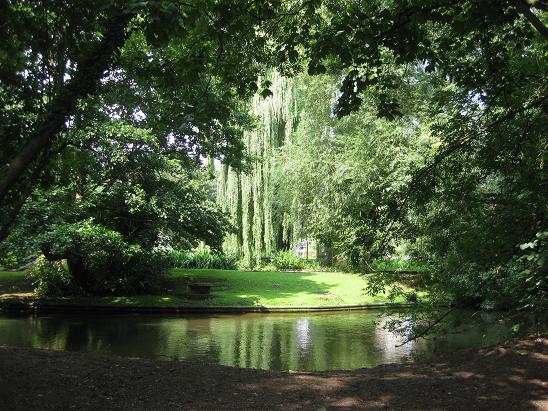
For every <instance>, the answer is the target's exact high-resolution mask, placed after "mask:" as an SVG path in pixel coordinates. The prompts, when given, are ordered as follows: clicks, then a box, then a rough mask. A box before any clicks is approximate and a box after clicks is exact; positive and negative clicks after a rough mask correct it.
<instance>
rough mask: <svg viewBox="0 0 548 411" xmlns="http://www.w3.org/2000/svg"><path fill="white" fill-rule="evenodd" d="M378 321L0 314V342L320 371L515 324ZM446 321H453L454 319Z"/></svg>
mask: <svg viewBox="0 0 548 411" xmlns="http://www.w3.org/2000/svg"><path fill="white" fill-rule="evenodd" d="M459 315H463V314H462V313H461V314H459ZM467 315H470V314H467ZM388 318H389V317H384V320H386V319H388ZM377 319H378V313H375V312H359V313H355V312H354V313H337V314H320V315H298V316H297V315H223V316H213V317H205V316H204V317H190V318H181V317H174V318H162V317H154V316H124V317H109V316H89V317H85V316H65V317H61V316H50V317H32V316H26V317H18V318H7V317H0V344H5V345H11V346H22V347H35V348H46V349H57V350H73V351H100V352H104V353H109V354H116V355H123V356H132V357H144V358H171V359H179V360H190V361H201V362H210V363H219V364H225V365H232V366H237V367H252V368H264V369H268V368H271V369H279V370H288V369H291V370H326V369H344V368H359V367H373V366H375V365H378V364H382V363H390V362H400V361H402V360H406V359H409V358H411V357H413V358H416V357H417V355H415V353H419V354H420V353H423V356H430V357H431V356H433V355H435V353H436V352H443V351H451V350H454V349H459V348H466V347H471V346H479V345H485V344H494V343H497V342H499V341H501V340H503V339H505V338H508V337H509V336H511V335H512V325H513V324H514V323H511V322H510V323H504V322H500V321H498V320H497V318H494V319H489V318H481V317H480V316H478V321H479V323H478V324H476V325H475V326H474V327H466V328H465V330H464V331H463V332H460V333H455V332H452V333H449V334H446V335H445V336H443V335H440V336H438V338H436V339H434V338H430V339H420V340H417V341H413V342H411V343H408V344H406V345H403V346H401V347H396V345H397V344H399V343H400V342H401V341H402V339H401V336H396V335H394V334H392V333H391V332H389V331H388V330H386V329H383V327H382V323H383V321H380V322H377ZM461 322H463V321H461ZM464 323H467V322H466V321H464ZM468 323H469V322H468ZM468 323H467V324H468ZM452 324H455V325H456V324H458V319H457V321H456V322H454V323H452ZM523 330H524V331H526V330H527V328H525V327H524V328H523Z"/></svg>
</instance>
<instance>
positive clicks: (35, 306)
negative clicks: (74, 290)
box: [0, 297, 417, 314]
mask: <svg viewBox="0 0 548 411" xmlns="http://www.w3.org/2000/svg"><path fill="white" fill-rule="evenodd" d="M416 306H417V304H416V303H379V304H357V305H329V306H304V307H300V306H280V307H267V306H142V305H114V304H78V303H72V302H62V301H47V300H40V299H29V298H17V297H15V298H9V297H8V298H6V297H4V298H2V299H0V311H5V312H13V311H19V312H36V313H42V312H59V311H63V312H101V313H166V314H200V313H203V314H218V313H227V314H228V313H265V314H269V313H292V312H329V311H356V310H369V309H379V308H410V307H416Z"/></svg>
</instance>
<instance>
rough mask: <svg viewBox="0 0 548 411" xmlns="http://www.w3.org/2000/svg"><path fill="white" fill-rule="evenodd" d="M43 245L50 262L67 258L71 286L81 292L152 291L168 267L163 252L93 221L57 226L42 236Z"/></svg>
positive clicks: (167, 261)
mask: <svg viewBox="0 0 548 411" xmlns="http://www.w3.org/2000/svg"><path fill="white" fill-rule="evenodd" d="M41 248H42V251H43V253H44V255H45V257H46V258H47V259H48V260H50V261H58V260H63V259H64V260H67V266H68V270H69V273H70V285H71V287H70V289H71V290H72V291H76V290H78V291H79V292H81V293H92V294H116V293H139V292H145V291H149V290H151V289H153V288H154V287H155V286H156V284H157V283H158V281H159V279H160V278H161V277H162V275H164V274H165V273H166V271H167V268H168V267H169V260H168V259H167V257H165V256H163V255H162V254H161V253H157V252H153V251H146V250H143V249H142V248H141V247H140V246H138V245H135V244H128V243H127V242H126V241H125V240H124V238H123V237H122V235H121V234H120V233H118V232H116V231H114V230H110V229H108V228H106V227H104V226H101V225H98V224H94V223H93V222H92V221H91V220H85V221H80V222H77V223H72V224H63V225H59V226H57V227H55V229H54V230H52V231H50V232H49V233H47V234H46V235H44V236H43V238H42V245H41ZM48 279H49V277H48V276H44V281H48Z"/></svg>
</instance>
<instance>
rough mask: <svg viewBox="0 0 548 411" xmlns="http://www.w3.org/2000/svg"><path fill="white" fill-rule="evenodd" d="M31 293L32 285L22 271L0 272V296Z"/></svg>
mask: <svg viewBox="0 0 548 411" xmlns="http://www.w3.org/2000/svg"><path fill="white" fill-rule="evenodd" d="M30 291H32V283H31V281H30V280H29V279H28V278H27V276H26V275H25V273H24V272H22V271H0V294H7V293H20V292H30Z"/></svg>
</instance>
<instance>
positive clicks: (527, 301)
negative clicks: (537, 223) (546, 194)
mask: <svg viewBox="0 0 548 411" xmlns="http://www.w3.org/2000/svg"><path fill="white" fill-rule="evenodd" d="M519 248H520V249H521V250H522V255H520V256H519V257H518V262H517V263H518V264H517V265H518V267H519V269H520V271H519V274H518V276H519V280H518V281H516V287H517V288H518V290H517V291H518V292H517V294H518V295H520V296H522V300H521V301H520V303H521V304H523V306H524V307H525V308H533V309H536V310H538V311H540V312H546V310H547V309H548V301H547V300H548V232H547V231H541V232H538V233H536V234H535V238H534V239H533V240H532V241H529V242H527V243H523V244H520V246H519ZM513 291H515V290H513Z"/></svg>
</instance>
